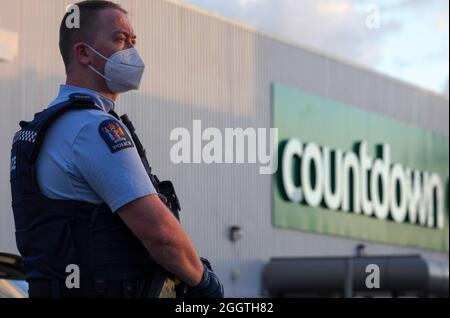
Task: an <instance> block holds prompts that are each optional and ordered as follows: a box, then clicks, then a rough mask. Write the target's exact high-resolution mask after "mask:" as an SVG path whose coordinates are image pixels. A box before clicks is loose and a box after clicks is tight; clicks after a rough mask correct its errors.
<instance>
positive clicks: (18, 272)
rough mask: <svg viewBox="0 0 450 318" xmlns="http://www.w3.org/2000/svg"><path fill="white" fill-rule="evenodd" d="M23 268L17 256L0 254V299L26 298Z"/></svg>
mask: <svg viewBox="0 0 450 318" xmlns="http://www.w3.org/2000/svg"><path fill="white" fill-rule="evenodd" d="M25 272H26V270H25V267H24V266H23V264H22V258H21V257H20V256H17V255H13V254H8V253H0V298H27V297H28V284H27V282H26V281H25Z"/></svg>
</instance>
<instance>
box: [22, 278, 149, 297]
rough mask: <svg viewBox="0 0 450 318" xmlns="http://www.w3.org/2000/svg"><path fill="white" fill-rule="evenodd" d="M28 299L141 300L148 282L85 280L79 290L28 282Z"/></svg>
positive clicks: (56, 283)
mask: <svg viewBox="0 0 450 318" xmlns="http://www.w3.org/2000/svg"><path fill="white" fill-rule="evenodd" d="M28 286H29V297H30V298H141V297H151V296H152V295H149V288H150V286H151V285H150V281H148V280H143V279H139V280H116V281H114V280H86V281H83V280H81V281H80V288H71V289H69V288H67V286H66V284H65V281H59V280H54V281H50V280H39V281H29V282H28Z"/></svg>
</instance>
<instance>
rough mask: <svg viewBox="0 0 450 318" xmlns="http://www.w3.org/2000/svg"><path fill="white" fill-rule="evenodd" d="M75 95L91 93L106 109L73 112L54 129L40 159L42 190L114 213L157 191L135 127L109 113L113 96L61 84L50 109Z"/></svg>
mask: <svg viewBox="0 0 450 318" xmlns="http://www.w3.org/2000/svg"><path fill="white" fill-rule="evenodd" d="M74 93H80V94H84V95H89V96H91V98H92V99H93V100H94V101H95V104H96V106H98V107H99V108H100V109H102V111H98V110H77V111H70V112H68V113H65V114H64V115H63V116H61V117H60V118H59V119H58V120H57V121H56V122H55V123H54V124H53V125H52V126H51V127H50V129H49V130H48V132H47V134H46V137H45V139H44V142H43V144H42V148H41V150H40V153H39V157H38V159H37V162H36V174H37V181H38V185H39V187H40V190H41V192H42V194H44V195H45V196H47V197H48V198H50V199H56V200H76V201H84V202H89V203H93V204H101V203H103V202H105V203H106V204H107V205H108V206H109V207H110V209H111V210H112V211H113V212H116V211H117V210H118V209H119V208H121V207H122V206H124V205H126V204H127V203H129V202H132V201H134V200H136V199H139V198H142V197H144V196H147V195H150V194H156V190H155V188H154V186H153V184H152V183H151V181H150V179H149V177H148V175H147V173H146V171H145V168H144V166H143V164H142V162H141V159H140V158H139V155H138V153H137V150H136V148H135V147H134V144H133V143H132V141H131V138H130V137H129V136H130V134H129V131H128V130H127V129H126V127H125V126H124V125H123V124H122V123H120V122H119V121H118V120H117V119H116V118H114V117H113V116H112V115H110V114H108V112H109V111H110V110H113V109H114V102H113V101H112V100H110V99H109V98H107V97H105V96H103V95H101V94H99V93H97V92H95V91H92V90H89V89H83V88H79V87H74V86H69V85H61V87H60V92H59V96H58V97H57V98H56V99H55V100H54V101H53V102H52V103H51V104H50V106H49V107H53V106H54V105H56V104H59V103H61V102H65V101H67V100H69V96H70V95H71V94H74ZM117 141H120V142H119V143H117Z"/></svg>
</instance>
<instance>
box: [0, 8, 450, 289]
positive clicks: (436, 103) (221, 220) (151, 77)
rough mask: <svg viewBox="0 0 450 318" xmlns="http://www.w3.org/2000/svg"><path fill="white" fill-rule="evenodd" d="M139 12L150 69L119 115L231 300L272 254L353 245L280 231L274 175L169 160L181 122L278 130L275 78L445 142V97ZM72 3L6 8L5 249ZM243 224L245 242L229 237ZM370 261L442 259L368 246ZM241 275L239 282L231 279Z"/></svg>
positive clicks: (2, 76) (58, 69) (227, 30)
mask: <svg viewBox="0 0 450 318" xmlns="http://www.w3.org/2000/svg"><path fill="white" fill-rule="evenodd" d="M118 2H120V3H122V4H123V6H124V7H125V8H127V9H128V10H129V11H130V15H131V18H132V21H133V24H134V26H135V29H136V32H137V34H138V37H139V39H138V41H139V44H138V49H139V50H140V52H141V54H142V56H143V58H144V59H145V61H146V64H147V65H148V69H147V73H146V75H145V78H144V80H143V84H142V88H141V90H140V91H139V92H133V93H129V94H127V95H124V96H123V97H121V98H120V100H119V103H118V106H117V109H118V111H119V112H121V113H128V114H129V115H130V118H132V119H133V120H134V122H135V126H136V127H137V129H138V131H139V133H140V135H141V136H142V139H143V140H144V146H145V147H146V148H147V149H148V154H149V157H150V160H151V162H152V164H153V166H154V168H155V170H156V171H157V172H158V174H159V175H160V177H162V178H171V179H172V180H173V181H174V183H175V186H176V188H177V191H178V192H179V196H180V199H181V203H182V207H183V214H182V219H183V220H182V221H183V223H184V225H185V227H186V228H187V230H188V232H189V233H190V235H191V236H192V238H193V240H194V242H195V244H196V246H197V247H198V250H199V252H200V254H202V255H204V256H206V257H208V258H211V259H212V260H213V261H214V263H216V264H217V265H216V268H217V271H218V272H219V274H220V275H221V276H222V278H223V280H224V282H225V285H226V289H227V295H228V296H257V295H259V294H260V273H261V269H262V267H263V265H264V264H265V262H267V260H268V259H269V258H270V257H272V256H313V255H314V256H319V255H349V254H353V253H354V247H355V245H356V244H357V242H356V241H354V240H350V239H345V238H335V237H327V236H321V235H315V234H310V233H301V232H295V231H287V230H281V229H275V228H273V227H272V211H271V177H270V176H262V175H259V174H258V167H257V166H256V165H247V164H242V165H225V164H224V165H212V166H208V165H205V164H201V165H199V164H197V165H195V164H190V165H179V166H176V165H173V164H171V163H170V159H169V151H170V147H171V142H170V141H169V135H170V132H171V130H172V129H173V128H175V127H186V128H188V129H190V130H192V128H191V127H192V121H193V120H194V119H201V120H202V124H203V127H210V126H213V127H218V128H220V129H224V128H226V127H242V128H247V127H266V128H268V127H270V124H271V111H270V110H271V104H270V84H271V83H272V82H277V83H281V84H286V85H288V86H291V87H294V88H297V89H299V90H302V91H305V92H308V93H312V94H315V95H319V96H324V97H327V98H330V99H334V100H337V101H341V102H344V103H347V104H350V105H354V106H355V107H359V108H362V109H366V110H368V111H371V112H374V113H379V114H382V115H386V116H391V117H394V118H396V119H398V120H400V121H403V122H407V123H411V124H413V125H416V126H418V127H423V128H427V129H431V130H433V131H436V132H438V133H441V134H443V135H445V136H447V137H448V120H449V119H448V117H449V116H448V115H449V112H448V101H447V100H445V99H444V98H441V97H439V96H437V95H434V94H431V93H428V92H425V91H421V90H420V89H416V88H413V87H411V86H408V85H406V84H403V83H401V82H398V81H396V80H392V79H389V78H387V77H384V76H381V75H377V74H374V73H372V72H368V71H367V70H365V69H362V68H360V67H355V66H352V65H349V64H345V63H342V62H339V61H337V60H336V59H332V58H328V57H326V56H323V55H320V54H317V53H315V52H312V51H309V50H306V49H303V48H301V47H297V46H295V45H292V44H289V43H287V42H283V41H280V40H276V39H274V38H271V37H268V36H265V35H263V34H261V33H259V32H256V31H255V30H253V29H252V28H250V27H244V26H241V25H239V24H237V23H232V22H229V21H226V20H225V19H222V18H218V17H216V16H213V15H211V14H207V13H205V12H204V11H200V10H196V9H193V8H192V7H189V6H186V5H181V4H176V3H173V2H167V1H162V0H130V1H118ZM67 4H69V1H55V0H40V1H36V0H32V1H30V0H18V1H8V2H6V7H5V6H3V8H2V10H1V11H0V28H4V29H8V30H11V31H15V32H18V33H19V36H20V53H19V56H18V58H17V59H16V60H15V61H14V62H13V63H7V64H5V63H0V103H1V107H2V113H1V117H0V130H1V133H0V149H2V151H1V152H0V162H1V163H2V164H1V165H0V209H1V210H0V250H6V251H12V252H15V251H16V249H15V242H14V229H13V218H12V214H11V208H10V191H9V183H8V179H9V178H8V176H9V160H10V159H9V148H10V143H11V140H12V136H13V133H14V131H16V130H17V127H18V126H17V123H18V122H19V120H22V119H30V118H31V117H32V115H33V114H34V113H35V112H37V111H40V110H41V109H42V108H44V107H45V106H46V105H47V104H48V102H49V101H50V100H51V99H52V98H53V97H54V96H55V95H56V93H57V91H58V85H59V84H60V83H62V82H63V81H64V73H63V64H62V62H61V60H60V57H59V52H58V45H57V43H58V27H59V22H60V19H61V17H62V15H63V13H64V9H65V6H66V5H67ZM233 224H238V225H240V226H241V227H242V228H243V230H244V234H243V239H242V240H241V241H239V242H237V243H231V242H229V241H228V240H227V230H228V227H229V226H230V225H233ZM367 246H368V251H369V253H372V254H377V253H383V254H391V253H393V254H403V253H414V252H419V253H422V254H424V255H426V256H428V257H433V258H437V259H447V260H448V256H447V255H444V254H441V253H433V252H426V251H420V250H416V249H412V248H400V247H396V246H386V245H381V244H374V243H367ZM232 269H236V270H239V272H240V278H239V279H238V280H237V281H236V282H234V283H233V282H232V280H231V276H230V272H231V270H232Z"/></svg>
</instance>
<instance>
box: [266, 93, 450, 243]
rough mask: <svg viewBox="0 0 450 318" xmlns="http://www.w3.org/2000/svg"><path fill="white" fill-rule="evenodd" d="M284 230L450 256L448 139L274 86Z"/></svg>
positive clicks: (278, 208) (278, 213)
mask: <svg viewBox="0 0 450 318" xmlns="http://www.w3.org/2000/svg"><path fill="white" fill-rule="evenodd" d="M272 104H273V105H272V107H273V121H274V123H273V124H274V127H276V128H278V147H277V148H278V162H279V167H278V171H277V173H276V175H275V180H274V190H273V211H274V224H275V226H277V227H282V228H288V229H296V230H302V231H309V232H315V233H321V234H328V235H336V236H345V237H350V238H355V239H361V240H368V241H375V242H381V243H388V244H398V245H406V246H413V247H420V248H426V249H432V250H440V251H448V243H449V236H448V159H449V156H448V138H446V137H444V136H442V135H439V134H437V133H434V132H431V131H428V130H425V129H420V128H417V127H414V126H411V125H408V124H406V123H402V122H400V121H397V120H394V119H392V118H388V117H383V116H380V115H377V114H373V113H370V112H367V111H362V110H360V109H356V108H354V107H350V106H348V105H345V104H342V103H338V102H335V101H332V100H328V99H325V98H321V97H317V96H313V95H309V94H305V93H303V92H300V91H297V90H294V89H291V88H289V87H285V86H282V85H278V84H274V85H273V87H272Z"/></svg>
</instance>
